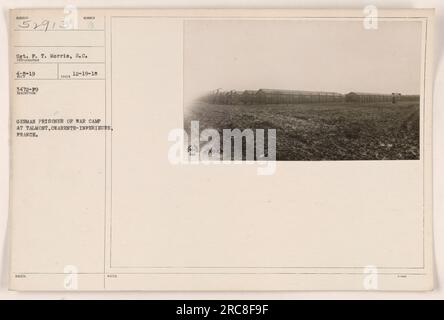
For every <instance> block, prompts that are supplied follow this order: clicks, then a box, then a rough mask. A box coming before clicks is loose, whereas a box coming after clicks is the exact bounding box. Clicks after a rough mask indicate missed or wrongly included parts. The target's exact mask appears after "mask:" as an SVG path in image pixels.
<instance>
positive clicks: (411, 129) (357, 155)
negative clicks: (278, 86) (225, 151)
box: [184, 101, 419, 160]
mask: <svg viewBox="0 0 444 320" xmlns="http://www.w3.org/2000/svg"><path fill="white" fill-rule="evenodd" d="M192 120H199V126H200V130H201V131H202V130H203V129H206V128H213V129H217V130H219V132H220V134H222V129H234V128H238V129H241V130H244V129H247V128H249V129H276V130H277V160H403V159H405V160H406V159H419V104H418V103H416V102H407V101H406V102H398V103H397V104H391V103H379V104H368V105H353V104H349V103H341V104H337V103H336V104H331V105H327V104H322V105H314V104H307V105H212V104H207V103H203V102H196V103H195V104H194V105H193V107H192V108H189V109H188V111H187V112H186V113H185V118H184V127H185V130H187V131H189V126H190V122H191V121H192Z"/></svg>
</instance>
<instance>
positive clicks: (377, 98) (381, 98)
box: [345, 92, 401, 103]
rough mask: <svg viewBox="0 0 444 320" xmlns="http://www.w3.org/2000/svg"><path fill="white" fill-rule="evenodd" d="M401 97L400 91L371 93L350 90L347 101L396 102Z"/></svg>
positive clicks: (346, 97)
mask: <svg viewBox="0 0 444 320" xmlns="http://www.w3.org/2000/svg"><path fill="white" fill-rule="evenodd" d="M400 98H401V94H400V93H391V94H383V93H369V92H349V93H347V94H346V95H345V101H346V102H355V103H356V102H357V103H373V102H392V103H396V102H397V101H399V100H400Z"/></svg>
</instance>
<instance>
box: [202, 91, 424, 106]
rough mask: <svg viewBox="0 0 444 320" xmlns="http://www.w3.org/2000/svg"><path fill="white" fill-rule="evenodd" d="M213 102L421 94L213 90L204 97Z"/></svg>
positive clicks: (388, 98)
mask: <svg viewBox="0 0 444 320" xmlns="http://www.w3.org/2000/svg"><path fill="white" fill-rule="evenodd" d="M203 99H204V100H205V101H206V102H209V103H212V104H233V105H234V104H305V103H332V102H354V103H374V102H391V103H396V102H398V101H403V100H404V101H419V95H401V94H400V93H391V94H382V93H366V92H349V93H347V94H342V93H338V92H325V91H301V90H276V89H259V90H244V91H236V90H232V91H219V90H216V91H214V92H211V93H210V94H208V95H207V96H205V97H204V98H203Z"/></svg>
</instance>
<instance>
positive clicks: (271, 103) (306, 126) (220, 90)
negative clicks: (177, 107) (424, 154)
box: [184, 18, 422, 161]
mask: <svg viewBox="0 0 444 320" xmlns="http://www.w3.org/2000/svg"><path fill="white" fill-rule="evenodd" d="M421 35H422V27H421V23H420V22H418V21H405V20H404V21H396V20H391V21H384V20H381V21H379V22H378V24H377V25H366V24H365V22H363V20H362V19H360V20H356V21H353V20H347V21H337V20H335V19H322V18H320V19H317V20H310V21H306V20H303V19H297V20H291V19H281V20H279V19H276V20H257V19H256V20H253V19H252V20H245V19H244V20H206V21H205V20H204V21H202V20H199V21H197V20H195V21H187V22H186V23H185V25H184V128H185V130H186V131H187V132H189V131H190V124H191V121H198V123H199V128H200V130H204V129H210V128H211V129H216V130H217V131H219V133H220V134H221V135H222V131H223V130H225V129H231V130H233V129H240V130H241V131H243V130H246V129H252V130H256V129H264V130H268V129H275V130H276V160H289V161H291V160H305V161H307V160H308V161H310V160H418V159H419V158H420V128H421V125H420V119H421V116H420V81H421V54H422V51H421V48H422V45H421ZM221 149H222V150H221V153H222V154H223V153H224V151H223V147H221ZM243 149H244V154H243V159H244V160H245V148H243ZM255 159H256V160H257V157H255Z"/></svg>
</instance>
